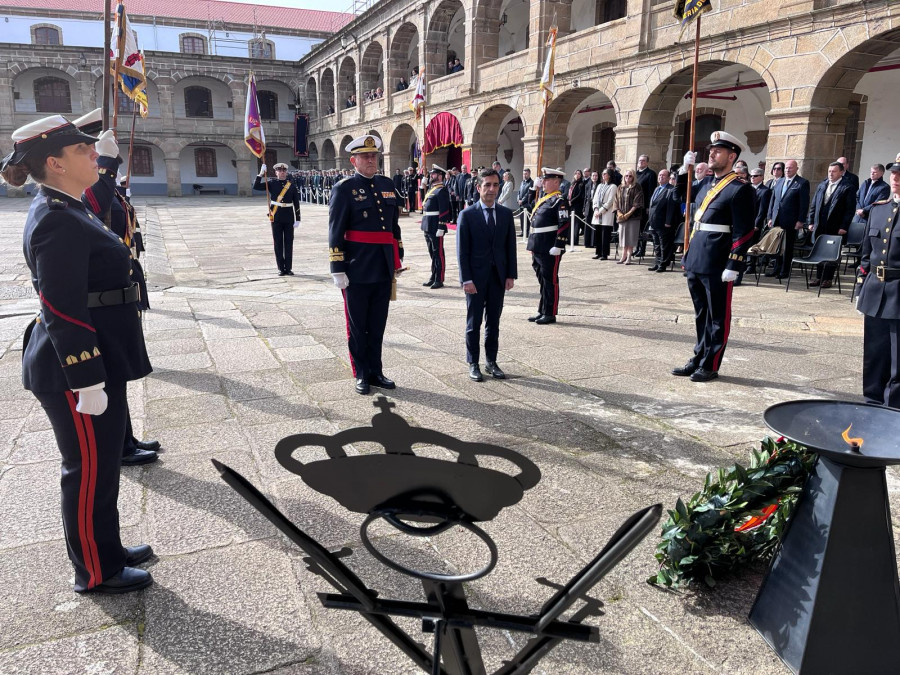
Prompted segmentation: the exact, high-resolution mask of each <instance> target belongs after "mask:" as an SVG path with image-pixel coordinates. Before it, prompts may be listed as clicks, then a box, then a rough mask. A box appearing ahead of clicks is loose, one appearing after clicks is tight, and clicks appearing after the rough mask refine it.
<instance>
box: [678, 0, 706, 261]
mask: <svg viewBox="0 0 900 675" xmlns="http://www.w3.org/2000/svg"><path fill="white" fill-rule="evenodd" d="M702 18H703V13H702V12H701V13H699V14H697V31H696V33H695V34H694V76H693V80H692V82H691V133H690V140H689V141H688V143H689V145H690V147H689V148H688V150H690V151H693V149H694V133H695V131H696V124H697V72H698V71H699V69H700V20H701V19H702ZM693 178H694V166H693V165H690V166H688V172H687V191H686V193H685V202H684V243H683V249H682V250H683V253H682V255H681V257H682V259H683V258H684V256H685V255H686V254H687V252H688V247H689V246H690V242H691V183H692V182H693Z"/></svg>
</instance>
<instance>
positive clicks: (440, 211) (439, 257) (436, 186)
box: [421, 164, 456, 290]
mask: <svg viewBox="0 0 900 675" xmlns="http://www.w3.org/2000/svg"><path fill="white" fill-rule="evenodd" d="M446 174H447V172H446V171H444V169H442V168H441V167H439V166H438V165H437V164H434V165H433V166H432V167H431V171H430V172H429V178H430V179H431V184H430V187H429V188H428V192H427V193H426V194H425V199H424V200H423V206H422V224H421V229H422V232H424V233H425V244H426V245H427V246H428V255H429V256H431V276H430V277H428V280H427V281H425V283H423V284H422V285H423V286H426V287H428V288H431V289H433V290H437V289H438V288H443V287H444V273H445V272H446V269H447V260H446V258H445V256H444V235H445V234H447V225H448V223H451V222H453V223H455V222H456V221H454V220H453V219H452V217H451V211H452V208H451V206H450V191H449V190H448V189H447V188H446V187H445V186H444V178H445V176H446ZM454 229H455V225H454Z"/></svg>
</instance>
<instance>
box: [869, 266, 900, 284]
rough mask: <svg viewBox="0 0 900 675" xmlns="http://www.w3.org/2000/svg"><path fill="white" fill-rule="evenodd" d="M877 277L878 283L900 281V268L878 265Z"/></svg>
mask: <svg viewBox="0 0 900 675" xmlns="http://www.w3.org/2000/svg"><path fill="white" fill-rule="evenodd" d="M875 277H876V278H877V279H878V281H890V280H891V279H900V268H898V267H885V266H884V265H878V266H877V267H876V268H875Z"/></svg>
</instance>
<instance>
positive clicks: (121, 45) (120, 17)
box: [112, 5, 125, 138]
mask: <svg viewBox="0 0 900 675" xmlns="http://www.w3.org/2000/svg"><path fill="white" fill-rule="evenodd" d="M121 6H122V7H124V5H121ZM116 15H117V16H116V26H117V28H118V33H119V35H118V38H117V39H116V67H115V72H114V73H113V122H112V129H113V132H114V133H115V134H116V138H118V136H119V68H120V67H121V65H122V52H123V51H125V13H124V12H122V13H121V14H120V13H119V11H118V10H116Z"/></svg>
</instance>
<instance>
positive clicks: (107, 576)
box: [2, 115, 153, 593]
mask: <svg viewBox="0 0 900 675" xmlns="http://www.w3.org/2000/svg"><path fill="white" fill-rule="evenodd" d="M111 134H112V132H111V131H109V132H105V134H104V136H105V138H104V139H103V140H109V138H111ZM12 140H13V141H15V150H14V151H13V154H12V156H11V157H10V158H9V159H8V161H6V163H5V166H4V167H3V169H2V176H3V178H4V180H6V181H7V182H8V183H10V185H13V186H16V187H18V186H21V185H23V184H24V183H25V181H26V180H27V179H28V177H29V176H30V177H31V178H33V179H34V180H35V181H37V182H39V183H42V187H41V189H40V190H39V191H38V193H37V194H36V195H35V198H34V201H33V202H32V203H31V208H30V210H29V212H28V217H27V219H26V222H25V231H24V237H23V239H24V241H23V250H24V254H25V261H26V263H27V265H28V268H29V271H30V272H31V278H32V285H33V286H34V289H35V291H36V293H37V296H38V298H39V302H40V314H39V315H38V316H37V317H36V318H35V320H34V321H33V322H32V323H31V324H30V325H29V326H28V328H27V329H26V330H25V338H24V341H23V352H22V375H23V378H22V379H23V383H24V385H25V388H26V389H28V390H30V391H31V392H32V393H33V394H34V396H35V398H37V399H38V401H39V402H40V404H41V407H42V408H43V409H44V411H45V412H46V413H47V417H48V418H49V419H50V424H51V426H52V428H53V433H54V436H55V437H56V442H57V445H58V446H59V450H60V454H61V455H62V478H61V481H60V487H61V493H62V515H63V524H64V532H65V538H66V545H67V548H68V553H69V558H70V560H71V561H72V565H73V566H74V568H75V591H77V592H79V593H83V592H86V591H93V592H102V593H126V592H128V591H134V590H138V589H140V588H145V587H146V586H149V585H150V584H151V583H152V581H153V579H152V577H151V576H150V574H149V573H148V572H146V571H145V570H141V569H137V568H135V567H134V566H135V565H138V564H140V563H141V562H144V561H145V560H147V559H149V558H150V557H151V556H152V555H153V551H152V550H151V549H150V547H149V546H146V545H141V546H136V547H132V548H125V547H123V546H122V541H121V539H120V534H119V512H118V510H117V507H116V503H117V500H118V495H119V468H120V466H121V458H122V445H123V443H124V440H125V418H126V414H127V413H126V405H125V397H126V383H127V382H128V381H130V380H136V379H139V378H142V377H144V376H145V375H147V374H148V373H150V371H151V367H150V361H149V360H148V358H147V350H146V347H145V345H144V336H143V333H142V331H141V320H140V316H139V312H138V309H137V307H136V306H135V302H136V301H137V299H138V291H137V288H138V287H137V284H135V283H133V282H132V279H131V275H130V272H131V260H130V258H129V252H128V249H127V248H126V247H125V246H123V245H122V242H121V241H119V238H118V237H117V236H116V235H115V234H113V233H112V232H111V231H110V230H109V228H108V227H105V226H104V225H103V224H102V223H101V222H100V220H99V219H98V218H97V217H96V216H94V215H93V214H91V213H89V212H88V210H87V209H86V208H85V206H84V204H83V203H82V201H81V198H82V194H83V193H84V191H85V190H87V189H88V188H89V187H91V185H93V184H94V183H95V182H96V180H97V157H98V156H99V155H98V153H97V152H96V151H95V149H94V143H95V141H97V139H96V138H94V137H92V136H88V135H86V134H84V133H82V132H80V131H79V130H78V128H77V127H76V126H75V125H74V124H72V123H71V122H69V121H68V120H66V119H65V118H64V117H62V116H61V115H53V116H51V117H45V118H43V119H39V120H37V121H35V122H32V123H30V124H27V125H25V126H24V127H21V128H19V129H17V130H16V131H14V132H13V134H12ZM113 144H114V143H113ZM135 355H137V357H135Z"/></svg>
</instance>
